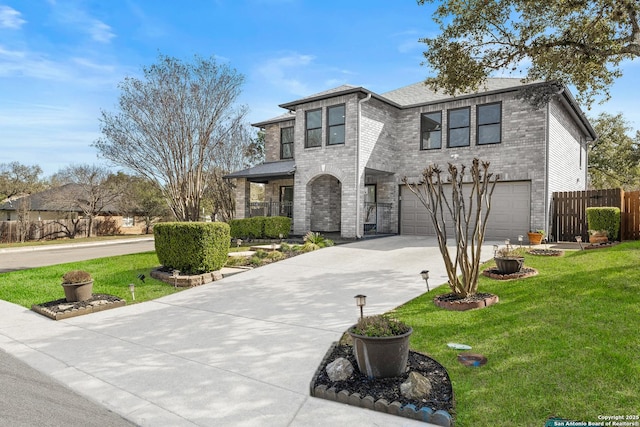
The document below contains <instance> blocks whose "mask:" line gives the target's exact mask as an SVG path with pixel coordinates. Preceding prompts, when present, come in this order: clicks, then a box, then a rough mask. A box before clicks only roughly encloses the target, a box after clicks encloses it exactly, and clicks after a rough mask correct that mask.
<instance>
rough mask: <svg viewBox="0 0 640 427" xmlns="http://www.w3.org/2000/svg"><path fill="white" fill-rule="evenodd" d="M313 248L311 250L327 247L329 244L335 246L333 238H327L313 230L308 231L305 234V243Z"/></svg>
mask: <svg viewBox="0 0 640 427" xmlns="http://www.w3.org/2000/svg"><path fill="white" fill-rule="evenodd" d="M303 246H309V247H310V248H312V249H311V250H315V249H319V248H325V247H327V246H333V240H331V239H327V238H325V237H324V236H323V235H322V234H320V233H315V232H313V231H309V232H307V234H305V236H304V245H303Z"/></svg>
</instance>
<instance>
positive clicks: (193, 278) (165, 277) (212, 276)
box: [150, 268, 222, 288]
mask: <svg viewBox="0 0 640 427" xmlns="http://www.w3.org/2000/svg"><path fill="white" fill-rule="evenodd" d="M150 276H151V277H153V278H154V279H157V280H161V281H163V282H165V283H168V284H170V285H175V286H177V287H179V288H191V287H194V286H200V285H204V284H205V283H210V282H215V281H216V280H220V279H222V273H221V272H220V270H216V271H211V272H209V273H203V274H192V275H178V277H177V279H174V278H173V276H172V274H171V273H169V272H167V271H163V270H162V269H161V268H155V269H153V270H151V273H150Z"/></svg>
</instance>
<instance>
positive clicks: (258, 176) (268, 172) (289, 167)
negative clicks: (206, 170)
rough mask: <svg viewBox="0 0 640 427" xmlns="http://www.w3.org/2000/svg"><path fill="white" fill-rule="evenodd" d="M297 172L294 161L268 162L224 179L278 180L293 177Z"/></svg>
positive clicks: (234, 173)
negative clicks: (278, 178)
mask: <svg viewBox="0 0 640 427" xmlns="http://www.w3.org/2000/svg"><path fill="white" fill-rule="evenodd" d="M295 171H296V162H295V161H294V160H285V161H281V162H267V163H262V164H260V165H257V166H254V167H251V168H249V169H245V170H241V171H237V172H233V173H231V174H229V175H226V176H225V177H224V178H247V179H249V180H266V178H277V177H286V176H291V175H293V174H294V173H295Z"/></svg>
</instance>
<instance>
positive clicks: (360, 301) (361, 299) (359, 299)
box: [354, 294, 367, 319]
mask: <svg viewBox="0 0 640 427" xmlns="http://www.w3.org/2000/svg"><path fill="white" fill-rule="evenodd" d="M354 298H355V299H356V305H357V306H358V307H360V318H361V319H362V317H363V313H362V307H364V306H365V305H367V296H366V295H362V294H358V295H356V296H355V297H354Z"/></svg>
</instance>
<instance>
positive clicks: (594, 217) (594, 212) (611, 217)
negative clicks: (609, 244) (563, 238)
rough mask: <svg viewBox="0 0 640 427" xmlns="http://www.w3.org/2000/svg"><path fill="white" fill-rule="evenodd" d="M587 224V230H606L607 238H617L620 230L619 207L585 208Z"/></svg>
mask: <svg viewBox="0 0 640 427" xmlns="http://www.w3.org/2000/svg"><path fill="white" fill-rule="evenodd" d="M586 212H587V226H588V227H589V230H594V231H601V230H606V231H607V235H608V237H609V240H618V232H619V231H620V208H616V207H599V208H587V211H586Z"/></svg>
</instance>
